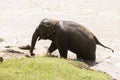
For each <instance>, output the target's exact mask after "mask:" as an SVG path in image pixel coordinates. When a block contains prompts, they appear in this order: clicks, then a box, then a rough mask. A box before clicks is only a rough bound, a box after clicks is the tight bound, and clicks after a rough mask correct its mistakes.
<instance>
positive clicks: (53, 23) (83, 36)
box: [30, 19, 114, 61]
mask: <svg viewBox="0 0 120 80" xmlns="http://www.w3.org/2000/svg"><path fill="white" fill-rule="evenodd" d="M37 39H38V41H39V40H40V39H44V40H46V39H49V40H51V41H52V43H51V45H50V47H49V48H48V52H49V53H50V54H51V53H52V52H53V51H55V50H56V49H58V51H59V53H60V56H61V57H63V58H65V59H66V58H67V52H68V50H70V51H72V52H74V53H76V55H77V59H81V58H82V59H84V60H92V61H95V59H96V55H95V52H96V44H99V45H101V46H103V47H105V48H108V49H110V50H112V49H111V48H109V47H106V46H104V45H103V44H101V43H100V42H99V41H98V39H97V38H96V36H95V35H94V34H93V33H92V32H90V31H89V30H88V29H86V28H85V27H84V26H82V25H80V24H78V23H75V22H72V21H59V20H52V19H43V20H42V21H41V23H40V25H39V26H38V27H37V28H36V30H35V32H34V34H33V36H32V41H31V48H30V53H31V56H34V55H35V54H33V49H34V46H35V44H36V41H37ZM112 52H114V51H113V50H112Z"/></svg>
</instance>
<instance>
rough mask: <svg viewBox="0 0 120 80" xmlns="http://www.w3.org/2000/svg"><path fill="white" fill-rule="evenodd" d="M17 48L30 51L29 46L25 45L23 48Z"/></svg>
mask: <svg viewBox="0 0 120 80" xmlns="http://www.w3.org/2000/svg"><path fill="white" fill-rule="evenodd" d="M18 48H19V49H23V50H30V48H31V46H30V45H25V46H20V47H18Z"/></svg>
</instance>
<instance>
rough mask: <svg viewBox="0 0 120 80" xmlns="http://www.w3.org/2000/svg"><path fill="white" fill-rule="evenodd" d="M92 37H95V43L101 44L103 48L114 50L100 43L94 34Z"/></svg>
mask: <svg viewBox="0 0 120 80" xmlns="http://www.w3.org/2000/svg"><path fill="white" fill-rule="evenodd" d="M94 39H95V41H96V44H99V45H101V46H103V47H104V48H107V49H110V50H111V51H112V52H113V53H114V50H113V49H111V48H109V47H107V46H105V45H103V44H102V43H100V42H99V40H98V39H97V38H96V36H94Z"/></svg>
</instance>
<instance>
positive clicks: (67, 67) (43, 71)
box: [0, 57, 111, 80]
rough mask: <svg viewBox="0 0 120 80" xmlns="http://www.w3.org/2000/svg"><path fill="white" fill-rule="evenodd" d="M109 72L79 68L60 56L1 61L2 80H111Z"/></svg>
mask: <svg viewBox="0 0 120 80" xmlns="http://www.w3.org/2000/svg"><path fill="white" fill-rule="evenodd" d="M110 78H111V77H110V76H108V75H107V74H104V73H101V72H97V71H92V70H86V69H81V68H77V67H75V66H74V65H72V64H70V63H69V62H68V61H67V60H64V59H59V58H48V57H39V58H23V59H16V60H6V61H5V62H3V63H0V80H111V79H110Z"/></svg>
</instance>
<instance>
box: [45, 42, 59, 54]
mask: <svg viewBox="0 0 120 80" xmlns="http://www.w3.org/2000/svg"><path fill="white" fill-rule="evenodd" d="M56 49H57V45H56V43H54V42H52V43H51V45H50V47H49V48H48V51H47V54H46V55H47V56H51V53H52V52H53V51H55V50H56Z"/></svg>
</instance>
